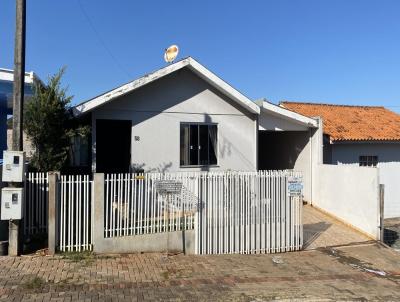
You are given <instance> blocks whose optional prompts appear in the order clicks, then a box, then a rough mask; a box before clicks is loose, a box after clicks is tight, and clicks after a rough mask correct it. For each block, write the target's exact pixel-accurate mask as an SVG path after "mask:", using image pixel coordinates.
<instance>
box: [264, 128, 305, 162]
mask: <svg viewBox="0 0 400 302" xmlns="http://www.w3.org/2000/svg"><path fill="white" fill-rule="evenodd" d="M308 140H309V133H308V132H306V131H258V169H259V170H285V169H293V168H294V165H295V163H296V160H297V158H298V156H299V154H300V152H301V151H302V150H303V149H304V147H305V146H306V144H307V143H308Z"/></svg>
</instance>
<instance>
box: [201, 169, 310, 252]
mask: <svg viewBox="0 0 400 302" xmlns="http://www.w3.org/2000/svg"><path fill="white" fill-rule="evenodd" d="M290 178H296V179H301V174H300V173H298V172H293V171H260V172H254V173H253V172H241V173H217V174H215V173H210V174H206V175H202V176H201V177H200V183H199V185H200V188H199V190H198V194H199V201H200V207H199V208H200V210H199V214H198V217H197V221H198V222H197V225H198V230H197V233H196V251H197V253H198V254H233V253H240V254H250V253H278V252H285V251H294V250H300V249H301V248H302V245H303V227H302V196H301V194H298V195H295V196H291V195H289V191H288V180H289V179H290Z"/></svg>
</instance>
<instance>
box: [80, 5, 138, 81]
mask: <svg viewBox="0 0 400 302" xmlns="http://www.w3.org/2000/svg"><path fill="white" fill-rule="evenodd" d="M77 2H78V6H79V8H80V10H81V13H82V15H83V16H84V17H85V19H86V21H87V22H88V23H89V26H90V27H91V28H92V30H93V32H94V33H95V35H96V36H97V39H98V40H99V42H100V44H101V45H102V46H103V48H104V49H105V51H106V52H107V53H108V55H109V56H110V58H111V59H112V60H113V61H114V63H115V65H116V66H117V67H118V68H119V69H120V71H122V72H123V73H124V74H125V75H126V76H128V79H131V78H132V76H131V75H130V74H129V72H128V71H127V70H126V69H125V68H124V67H123V66H122V65H121V64H120V63H119V61H118V60H117V58H116V57H115V56H114V55H113V53H112V52H111V50H110V49H109V48H108V47H107V44H106V43H105V42H104V40H103V39H102V37H101V35H100V34H99V32H98V31H97V30H96V27H95V26H94V23H93V22H92V20H91V19H90V17H89V15H88V14H87V12H86V10H85V8H84V7H83V5H82V3H81V0H77Z"/></svg>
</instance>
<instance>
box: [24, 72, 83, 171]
mask: <svg viewBox="0 0 400 302" xmlns="http://www.w3.org/2000/svg"><path fill="white" fill-rule="evenodd" d="M64 71H65V68H62V69H61V70H60V71H59V72H58V73H56V74H55V75H53V76H51V77H49V80H48V83H47V85H43V84H41V83H35V86H34V95H33V96H32V98H31V100H30V101H29V102H28V103H27V104H26V108H25V112H24V131H25V132H26V134H27V135H28V136H29V138H30V140H31V141H32V144H33V145H34V147H35V149H36V150H35V153H34V155H33V157H32V159H31V162H30V164H31V166H32V167H33V168H34V169H36V170H38V171H60V170H61V169H63V168H64V167H65V166H66V164H67V160H68V153H69V148H70V143H71V138H72V137H73V136H75V135H81V136H85V135H87V132H88V129H87V127H81V126H78V125H77V122H76V121H75V119H74V117H73V115H72V111H71V100H72V98H73V97H72V96H68V95H67V89H66V88H62V87H61V78H62V76H63V74H64Z"/></svg>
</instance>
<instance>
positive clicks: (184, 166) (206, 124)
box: [179, 122, 219, 168]
mask: <svg viewBox="0 0 400 302" xmlns="http://www.w3.org/2000/svg"><path fill="white" fill-rule="evenodd" d="M183 125H188V126H189V129H190V126H192V125H195V126H197V129H198V130H197V131H198V135H197V144H198V145H200V135H199V133H200V130H199V127H200V126H216V128H217V144H216V150H215V154H216V156H215V157H216V163H215V164H197V165H190V164H189V165H182V164H181V148H180V146H181V129H182V126H183ZM218 128H219V126H218V123H211V122H180V123H179V166H180V168H201V167H219V156H218V139H219V129H218ZM189 137H190V133H189ZM189 145H190V142H189ZM197 157H198V162H199V161H200V149H198V150H197ZM208 157H209V154H208ZM189 162H190V153H189Z"/></svg>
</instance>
